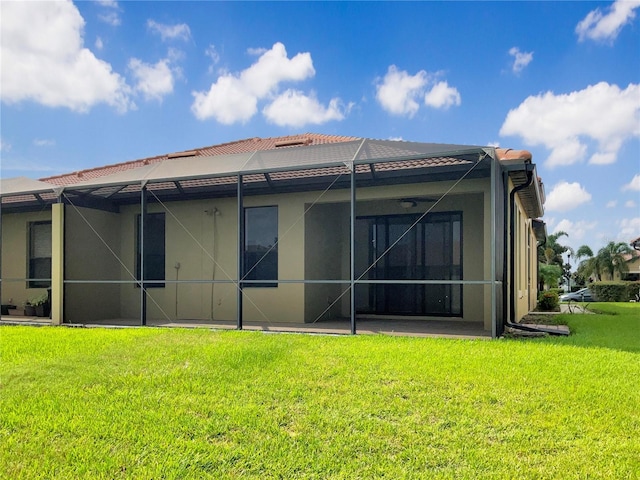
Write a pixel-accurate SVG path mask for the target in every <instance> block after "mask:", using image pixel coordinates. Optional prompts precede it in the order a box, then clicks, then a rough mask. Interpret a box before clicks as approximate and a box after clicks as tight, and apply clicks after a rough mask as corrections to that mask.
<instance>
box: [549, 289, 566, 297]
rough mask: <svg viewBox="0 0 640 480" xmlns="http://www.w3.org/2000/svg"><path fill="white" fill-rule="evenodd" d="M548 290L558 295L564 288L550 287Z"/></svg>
mask: <svg viewBox="0 0 640 480" xmlns="http://www.w3.org/2000/svg"><path fill="white" fill-rule="evenodd" d="M549 291H550V292H553V293H555V294H556V295H558V296H560V295H562V294H563V293H564V290H563V289H561V288H550V289H549Z"/></svg>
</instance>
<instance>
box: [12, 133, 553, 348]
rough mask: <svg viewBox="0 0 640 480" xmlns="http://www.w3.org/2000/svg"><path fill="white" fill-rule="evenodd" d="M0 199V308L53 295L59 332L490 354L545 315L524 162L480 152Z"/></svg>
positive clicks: (534, 200)
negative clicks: (274, 334) (338, 322)
mask: <svg viewBox="0 0 640 480" xmlns="http://www.w3.org/2000/svg"><path fill="white" fill-rule="evenodd" d="M0 195H1V197H2V204H1V205H2V209H1V212H0V215H1V219H2V227H1V228H2V232H1V239H2V244H1V247H2V255H1V262H2V263H1V269H0V272H1V273H0V277H1V279H2V281H1V284H0V285H1V298H2V303H3V304H6V303H8V302H9V300H12V301H13V303H18V302H21V301H24V300H26V299H28V298H29V297H31V296H32V295H34V294H37V293H42V292H46V291H47V289H48V288H50V295H51V306H52V314H51V317H52V321H53V322H54V323H62V322H70V323H75V322H81V323H90V322H92V321H104V320H108V319H115V318H119V319H123V318H124V319H130V320H131V322H132V323H137V324H143V325H144V324H146V322H147V320H149V319H193V320H199V321H203V322H206V321H213V320H231V321H234V322H237V326H238V328H242V326H243V321H247V320H264V321H269V322H307V323H312V322H318V321H323V320H327V319H336V318H338V319H339V318H344V319H348V321H349V322H350V325H351V331H352V332H353V333H355V332H356V324H357V323H356V322H357V321H358V320H360V319H364V318H385V319H388V320H389V321H394V320H400V319H404V320H407V319H421V320H430V319H441V320H442V319H446V320H449V321H451V322H452V323H453V322H457V321H467V322H477V323H478V324H479V325H482V326H483V328H484V329H485V330H486V331H487V332H490V333H491V335H492V336H494V337H496V336H498V335H500V334H501V332H502V331H503V329H504V326H505V325H506V324H507V323H509V322H516V321H518V320H519V319H520V318H521V317H522V316H523V315H525V314H526V313H528V312H529V311H530V310H531V309H532V308H533V307H535V304H536V299H537V290H536V289H537V284H538V282H537V260H536V250H537V244H538V242H542V241H544V240H545V238H546V231H545V227H544V223H543V222H542V221H540V220H537V219H538V218H539V217H541V216H542V215H543V203H544V188H543V184H542V182H541V180H540V178H539V177H538V176H537V172H536V167H535V164H534V163H532V158H531V154H530V153H529V152H527V151H523V150H506V149H501V148H493V147H482V146H468V145H449V144H433V143H417V142H404V141H388V140H374V139H368V138H357V137H344V136H332V135H320V134H303V135H295V136H286V137H277V138H266V139H263V138H250V139H246V140H240V141H237V142H231V143H226V144H222V145H215V146H211V147H206V148H200V149H194V150H189V151H183V152H177V153H172V154H168V155H162V156H157V157H151V158H145V159H140V160H136V161H132V162H126V163H119V164H115V165H107V166H103V167H98V168H93V169H89V170H84V171H79V172H73V173H70V174H66V175H60V176H55V177H49V178H44V179H42V180H40V181H37V180H31V179H26V178H15V179H3V180H2V185H1V192H0ZM142 272H144V279H143V277H142ZM141 286H143V287H144V288H141Z"/></svg>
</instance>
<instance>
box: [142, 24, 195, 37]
mask: <svg viewBox="0 0 640 480" xmlns="http://www.w3.org/2000/svg"><path fill="white" fill-rule="evenodd" d="M147 28H148V29H149V30H150V31H151V32H153V33H157V34H158V35H160V38H162V41H164V42H166V41H167V40H183V41H187V40H189V39H190V38H191V29H190V28H189V25H187V24H186V23H177V24H175V25H167V24H164V23H158V22H156V21H155V20H151V19H149V20H147Z"/></svg>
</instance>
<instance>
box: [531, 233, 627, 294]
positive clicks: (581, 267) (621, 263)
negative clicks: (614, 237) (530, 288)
mask: <svg viewBox="0 0 640 480" xmlns="http://www.w3.org/2000/svg"><path fill="white" fill-rule="evenodd" d="M562 237H569V234H567V232H564V231H562V230H561V231H559V232H556V233H553V234H551V235H548V236H547V241H546V243H544V244H542V245H540V246H539V247H538V263H539V267H540V268H539V278H540V290H544V285H547V286H548V287H549V288H555V287H557V286H558V284H559V283H561V279H569V278H572V279H573V281H575V284H576V285H582V286H584V285H586V283H587V282H589V281H601V280H603V277H604V276H605V275H606V276H607V277H608V279H610V280H613V278H614V276H615V274H616V273H618V274H620V278H622V277H624V275H625V274H626V273H627V272H628V271H629V266H628V265H627V259H628V256H629V255H631V254H633V252H634V250H633V248H631V246H630V245H629V244H628V243H625V242H613V241H611V242H609V243H607V244H606V245H605V246H604V247H602V248H601V249H600V250H598V252H597V253H596V254H595V255H594V253H593V250H592V249H591V248H590V247H589V246H588V245H582V246H581V247H580V248H578V250H575V251H574V250H573V248H571V247H569V246H567V245H563V244H562V243H560V242H559V239H561V238H562ZM566 253H568V254H569V255H570V256H571V257H573V258H574V259H575V260H576V261H578V262H579V263H578V268H577V269H576V271H575V272H572V269H571V264H570V263H569V261H567V263H565V262H564V259H563V258H562V255H564V254H566Z"/></svg>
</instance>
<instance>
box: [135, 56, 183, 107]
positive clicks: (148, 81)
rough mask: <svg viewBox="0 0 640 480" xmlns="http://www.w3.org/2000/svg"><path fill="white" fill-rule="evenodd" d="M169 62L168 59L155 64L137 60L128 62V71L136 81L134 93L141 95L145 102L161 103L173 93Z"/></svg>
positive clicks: (172, 76)
mask: <svg viewBox="0 0 640 480" xmlns="http://www.w3.org/2000/svg"><path fill="white" fill-rule="evenodd" d="M169 62H170V61H169V59H168V58H164V59H162V60H159V61H158V62H156V63H155V64H149V63H144V62H143V61H142V60H139V59H137V58H132V59H131V60H129V69H130V70H131V72H132V74H133V76H134V78H135V79H136V87H135V88H136V91H138V92H140V93H142V95H143V96H144V98H145V99H146V100H157V101H161V100H162V98H163V97H164V96H165V95H167V94H169V93H171V92H173V85H174V74H173V71H172V69H171V66H170V64H169Z"/></svg>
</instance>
